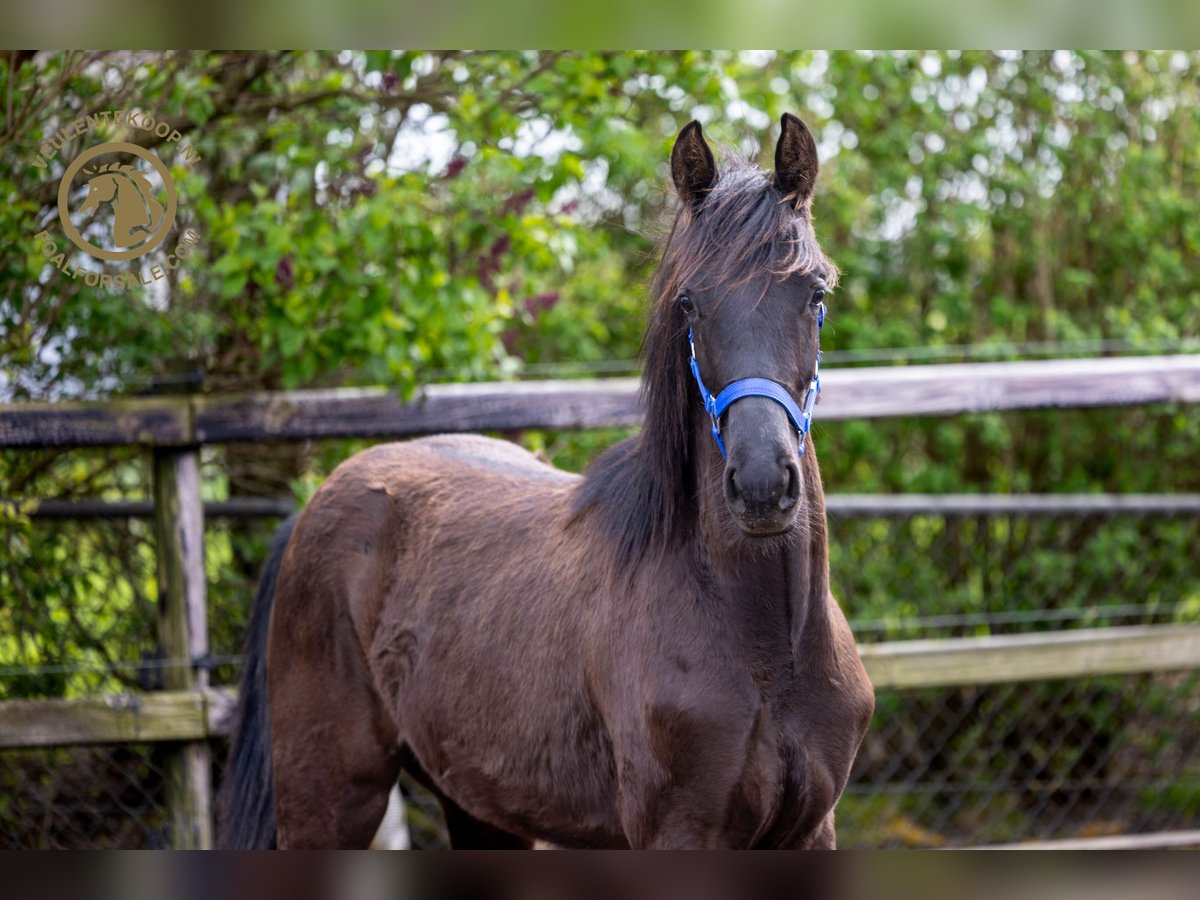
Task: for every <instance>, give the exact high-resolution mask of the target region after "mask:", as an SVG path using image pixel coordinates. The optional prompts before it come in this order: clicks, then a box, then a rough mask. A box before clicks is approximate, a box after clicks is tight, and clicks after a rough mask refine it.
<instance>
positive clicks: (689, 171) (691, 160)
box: [671, 119, 717, 206]
mask: <svg viewBox="0 0 1200 900" xmlns="http://www.w3.org/2000/svg"><path fill="white" fill-rule="evenodd" d="M671 180H672V181H674V182H675V191H676V193H678V194H679V199H680V200H682V201H683V202H684V203H686V204H688V205H689V206H698V205H699V203H700V201H701V200H703V199H704V195H705V194H706V193H707V192H708V191H709V190H710V189H711V188H712V186H713V185H714V184H715V183H716V181H717V164H716V162H715V161H714V160H713V155H712V151H711V150H709V149H708V144H707V143H705V141H704V134H703V133H702V132H701V131H700V123H699V122H697V121H696V120H695V119H693V120H692V121H691V122H688V123H687V124H686V125H684V126H683V131H681V132H679V137H677V138H676V139H675V146H674V147H672V148H671Z"/></svg>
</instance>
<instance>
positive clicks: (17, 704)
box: [0, 625, 1200, 748]
mask: <svg viewBox="0 0 1200 900" xmlns="http://www.w3.org/2000/svg"><path fill="white" fill-rule="evenodd" d="M859 649H860V652H861V653H862V658H863V663H864V664H865V665H866V667H867V672H868V674H869V675H870V677H871V681H872V683H873V684H874V685H875V687H876V689H877V690H885V689H889V688H892V689H911V688H923V687H947V686H953V685H977V684H1000V683H1006V682H1015V681H1033V680H1050V679H1059V678H1080V677H1087V676H1093V675H1117V674H1129V673H1134V672H1159V671H1162V672H1169V671H1180V670H1185V669H1195V668H1200V625H1146V626H1133V627H1122V628H1093V629H1082V630H1079V631H1061V632H1049V633H1045V634H1023V635H1008V636H1002V637H980V638H955V639H951V640H935V641H894V642H888V643H880V644H864V645H862V646H861V647H860V648H859ZM234 703H235V694H234V692H233V691H232V690H229V689H209V690H205V691H202V692H200V691H175V692H162V693H155V694H137V695H117V696H111V697H97V698H89V699H86V700H10V701H7V702H4V703H0V747H8V748H12V747H41V746H58V745H67V744H101V743H112V742H126V741H132V742H138V741H195V740H203V739H205V738H208V737H221V736H225V735H227V734H228V733H229V729H230V726H231V724H232V717H233V716H232V714H233V707H234Z"/></svg>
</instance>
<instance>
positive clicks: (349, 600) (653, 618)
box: [223, 116, 874, 847]
mask: <svg viewBox="0 0 1200 900" xmlns="http://www.w3.org/2000/svg"><path fill="white" fill-rule="evenodd" d="M775 163H776V167H775V173H774V177H773V178H769V177H768V176H767V175H765V174H764V173H763V172H762V171H760V170H759V169H757V168H755V167H753V166H751V165H748V164H745V163H737V162H732V163H730V164H728V165H727V166H726V168H725V169H724V171H722V172H720V173H718V171H717V168H716V166H715V164H714V161H713V156H712V153H711V152H710V150H709V148H708V145H707V144H706V143H705V141H704V138H703V136H702V135H701V131H700V125H699V124H698V123H696V122H693V123H691V124H690V125H688V126H687V127H686V128H684V129H683V131H682V132H681V133H680V135H679V138H678V140H677V141H676V144H675V147H674V149H673V151H672V153H671V172H672V177H673V180H674V183H675V187H676V190H677V193H678V195H679V199H680V204H679V212H678V215H677V218H676V220H675V223H674V226H673V228H672V230H671V232H670V235H669V237H668V239H667V241H666V244H665V248H664V251H663V258H662V262H661V265H660V267H659V270H658V272H657V274H656V277H655V281H654V308H653V311H652V314H651V321H650V328H649V331H648V333H647V335H646V341H645V347H644V353H645V374H644V387H643V401H644V408H645V426H644V428H643V429H642V431H641V433H640V434H639V435H638V436H636V437H634V438H631V439H629V440H627V441H624V442H622V443H619V444H617V445H616V446H614V447H612V448H610V449H609V450H608V451H607V452H605V453H604V454H602V455H601V456H600V457H599V458H598V459H597V460H596V462H595V463H594V465H593V466H592V467H591V469H590V470H589V471H588V472H587V474H586V475H584V476H583V477H578V476H575V475H570V474H567V473H564V472H560V471H558V470H556V469H554V468H552V467H550V466H547V465H545V464H543V463H542V462H539V461H538V460H537V459H535V458H534V457H533V456H531V455H530V454H529V453H527V452H525V451H524V450H522V449H520V448H518V447H516V446H514V445H512V444H508V443H504V442H501V441H495V440H490V439H486V438H482V437H472V436H461V437H433V438H427V439H422V440H415V441H409V442H405V443H395V444H386V445H382V446H378V447H374V448H372V449H370V450H367V451H365V452H363V453H360V454H358V455H357V456H355V457H353V458H352V459H350V460H349V461H347V462H346V463H344V464H342V465H341V466H340V467H339V468H338V469H337V470H336V471H335V472H334V473H333V474H332V475H331V476H330V477H329V479H328V480H327V481H326V482H325V484H324V485H323V486H322V488H321V489H320V490H319V491H318V492H317V494H316V496H315V497H314V498H313V500H312V502H311V503H309V505H308V507H307V508H306V509H305V510H304V512H303V514H302V515H301V516H300V517H299V519H298V521H296V522H295V523H294V525H292V524H289V526H288V527H287V528H285V529H284V530H283V533H282V534H281V535H280V537H279V539H278V540H277V545H276V548H275V552H274V553H273V555H272V558H271V560H270V563H269V564H268V568H267V572H266V574H265V575H264V577H263V581H262V584H261V585H260V588H259V596H258V598H257V600H256V608H255V610H254V614H253V618H252V623H251V635H250V638H249V643H248V653H247V658H246V664H245V673H244V682H243V685H242V709H241V713H240V718H239V723H238V725H237V728H236V733H235V736H234V746H233V755H232V759H231V763H230V767H229V770H228V771H227V774H226V789H225V810H224V817H223V820H224V839H225V843H226V844H227V845H228V846H232V847H264V846H271V845H273V844H275V843H277V844H278V846H280V847H355V846H358V847H364V846H366V845H367V843H368V842H369V841H370V839H371V836H372V834H373V833H374V831H375V828H376V825H377V824H378V822H379V820H380V817H381V815H382V814H383V811H384V807H385V805H386V803H387V797H388V791H389V789H390V788H391V787H392V786H393V785H394V784H395V783H396V778H397V774H398V772H399V771H400V769H401V768H402V767H405V768H408V769H409V770H410V772H412V774H413V775H414V776H415V777H417V778H418V779H419V780H421V781H423V782H424V783H426V784H427V785H428V786H429V787H430V788H431V789H432V790H433V791H434V792H435V793H436V795H437V796H438V797H439V798H440V799H441V801H442V802H443V805H444V807H445V809H446V815H447V822H448V825H449V831H450V836H451V842H452V843H453V844H454V845H455V846H460V847H461V846H475V847H479V846H524V845H527V844H528V843H529V842H530V841H531V840H533V839H543V840H546V841H549V842H551V843H554V844H558V845H565V846H590V847H620V846H633V847H832V846H833V845H834V843H835V834H834V824H833V809H834V805H835V803H836V802H837V800H838V797H839V795H840V794H841V791H842V789H843V787H844V786H845V784H846V779H847V777H848V774H849V772H850V766H851V763H852V762H853V760H854V756H855V754H856V753H857V751H858V747H859V744H860V742H861V741H862V738H863V734H864V733H865V731H866V728H867V723H868V721H869V720H870V718H871V713H872V709H873V706H874V699H873V695H872V690H871V685H870V683H869V682H868V680H867V677H866V673H865V672H864V670H863V667H862V665H861V663H860V661H859V657H858V653H857V650H856V648H855V645H854V639H853V637H852V636H851V634H850V629H849V628H848V627H847V625H846V620H845V618H844V616H843V615H842V612H841V610H840V608H839V607H838V605H837V602H836V601H835V600H834V598H833V596H832V595H831V593H830V590H829V570H828V560H827V552H828V548H827V543H826V531H825V509H824V496H823V493H822V490H821V478H820V473H819V472H818V470H817V459H816V455H815V453H814V451H813V447H812V442H811V440H810V438H809V436H808V435H807V433H806V431H807V427H806V426H807V423H806V422H800V421H799V419H803V417H804V412H803V411H800V410H799V409H798V407H799V406H800V405H801V404H802V403H804V402H805V401H807V400H809V398H810V396H813V395H815V390H816V388H817V385H816V383H815V379H814V374H815V371H816V367H817V351H818V342H817V339H818V327H819V322H820V319H821V317H822V316H823V314H824V304H823V303H822V298H823V297H824V294H825V292H826V291H827V290H829V289H830V288H831V287H832V284H833V281H834V279H835V277H836V269H835V268H834V266H833V265H832V263H830V262H829V261H828V260H827V259H826V257H825V255H824V254H823V253H822V252H821V249H820V247H819V245H818V244H817V241H816V237H815V235H814V233H813V229H812V221H811V213H810V201H811V197H812V191H813V186H814V183H815V181H816V175H817V153H816V146H815V143H814V141H813V138H812V135H811V134H810V133H809V131H808V129H807V128H806V127H805V126H804V125H803V123H801V122H800V120H799V119H796V118H795V117H793V116H784V119H783V130H782V134H781V136H780V139H779V143H778V146H777V147H776V151H775ZM689 331H690V332H691V333H692V334H694V345H691V344H690V343H689ZM690 346H694V348H695V351H694V352H695V359H696V363H697V372H701V371H702V372H703V379H704V382H706V383H707V384H709V385H714V386H719V385H729V384H731V383H734V382H742V381H743V380H745V379H749V382H747V383H753V384H757V385H759V388H758V389H757V390H751V391H749V392H748V394H747V395H746V396H743V397H741V398H740V399H737V400H736V402H734V403H732V405H729V406H728V408H727V409H721V410H718V411H717V413H716V415H715V417H710V414H709V411H708V409H706V404H705V399H706V398H704V397H702V395H701V392H700V391H699V390H698V389H697V381H699V377H698V376H697V377H696V378H693V374H692V372H690V371H689V365H690V360H691V358H692V357H691V352H690V349H689V348H690ZM764 384H766V385H771V384H773V385H774V387H773V388H771V387H769V386H768V387H763V385H764ZM792 398H795V399H796V400H798V401H800V402H799V403H797V402H793V401H792ZM789 403H790V404H791V405H790V406H788V404H789ZM809 408H810V409H811V406H810V407H809ZM709 409H711V404H710V406H709ZM714 425H716V426H718V427H719V432H720V435H719V436H720V438H721V443H720V444H718V442H717V441H715V440H714V439H713V434H712V432H713V426H714ZM726 453H727V454H728V457H727V459H726V456H725V454H726ZM289 532H290V534H289ZM268 697H269V698H270V702H269V704H268V703H267V698H268Z"/></svg>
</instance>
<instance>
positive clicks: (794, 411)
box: [688, 303, 825, 459]
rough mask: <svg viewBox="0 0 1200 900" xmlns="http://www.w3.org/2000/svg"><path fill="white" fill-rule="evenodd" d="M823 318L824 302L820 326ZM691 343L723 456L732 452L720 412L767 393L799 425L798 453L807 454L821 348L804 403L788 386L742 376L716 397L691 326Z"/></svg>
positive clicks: (691, 362)
mask: <svg viewBox="0 0 1200 900" xmlns="http://www.w3.org/2000/svg"><path fill="white" fill-rule="evenodd" d="M824 322H825V304H824V303H822V304H821V307H820V309H819V310H818V311H817V328H818V329H820V327H821V325H823V324H824ZM688 346H689V348H690V349H691V359H690V360H689V365H690V366H691V369H692V377H694V378H695V379H696V386H697V387H698V388H700V398H701V399H702V400H703V401H704V409H705V411H706V412H707V413H708V414H709V416H711V417H712V433H713V438H714V439H715V440H716V442H717V448H718V449H719V450H720V451H721V456H722V457H724V458H725V459H728V458H729V454H728V453H727V452H726V451H725V439H724V438H723V437H722V436H721V416H723V415H725V411H726V410H727V409H729V407H731V406H732V405H733V404H734V403H736V402H737V401H739V400H743V399H745V398H746V397H766V398H767V399H768V400H774V401H775V402H776V403H778V404H779V405H780V406H782V407H783V409H784V411H785V412H786V413H787V416H788V420H789V421H790V422H791V423H792V427H793V428H795V429H796V436H797V444H796V454H797V455H798V456H803V455H804V436H805V435H806V434H808V431H809V429H810V428H811V427H812V413H813V405H814V404H815V403H816V402H817V395H818V394H820V393H821V376H820V370H821V351H820V349H819V348H818V349H817V365H816V368H814V369H813V377H812V381H810V382H809V384H808V388H807V389H806V390H805V391H804V396H803V398H802V401H803V406H801V405H798V404H797V403H796V401H795V400H793V399H792V395H791V393H790V392H789V391H788V390H787V388H785V387H784V386H783V385H781V384H779V382H777V381H771V380H770V379H769V378H739V379H738V380H737V381H733V382H730V383H729V384H727V385H726V386H725V387H724V388H723V389H722V390H721V392H720V393H719V394H717V395H716V396H715V397H714V396H713V395H712V393H711V392H710V391H709V390H708V388H707V387H705V385H704V379H703V378H701V377H700V363H699V361H698V360H697V359H696V338H695V336H694V335H693V334H692V329H691V328H689V329H688Z"/></svg>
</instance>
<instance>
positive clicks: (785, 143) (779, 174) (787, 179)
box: [775, 113, 819, 209]
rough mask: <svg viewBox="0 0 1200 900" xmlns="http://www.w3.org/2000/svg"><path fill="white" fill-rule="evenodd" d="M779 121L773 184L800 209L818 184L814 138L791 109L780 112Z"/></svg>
mask: <svg viewBox="0 0 1200 900" xmlns="http://www.w3.org/2000/svg"><path fill="white" fill-rule="evenodd" d="M781 124H782V127H783V130H782V132H780V135H779V143H778V144H776V145H775V187H777V188H779V192H780V193H781V194H783V195H784V196H785V197H789V198H791V199H792V200H793V203H794V205H795V206H796V208H797V209H799V208H800V207H801V206H803V205H804V204H805V203H807V202H808V199H809V198H810V197H811V196H812V192H813V188H814V187H816V185H817V169H818V168H819V165H818V162H817V142H816V140H814V139H813V136H812V132H811V131H809V130H808V126H807V125H805V124H804V123H803V122H801V121H800V120H799V119H797V118H796V117H795V116H793V115H792V114H791V113H784V114H783V119H782V120H781Z"/></svg>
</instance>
